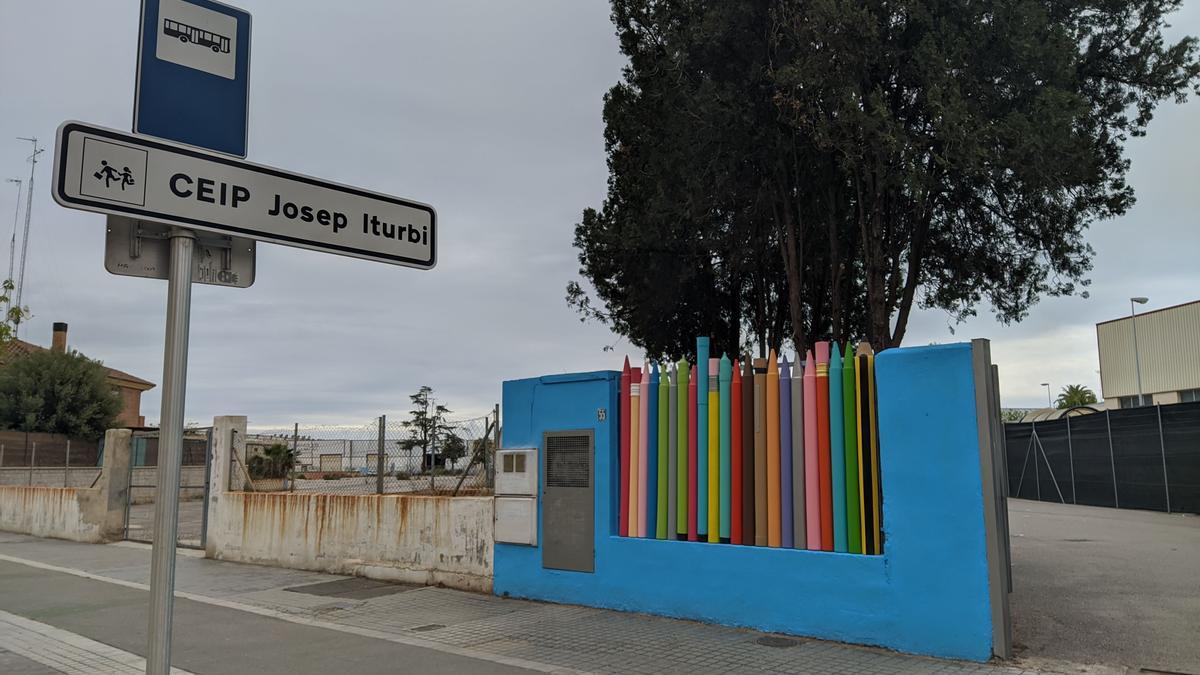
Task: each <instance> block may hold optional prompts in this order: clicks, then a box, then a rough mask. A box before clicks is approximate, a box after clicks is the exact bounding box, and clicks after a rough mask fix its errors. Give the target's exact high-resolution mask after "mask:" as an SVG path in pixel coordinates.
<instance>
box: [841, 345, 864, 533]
mask: <svg viewBox="0 0 1200 675" xmlns="http://www.w3.org/2000/svg"><path fill="white" fill-rule="evenodd" d="M857 361H858V359H856V358H854V351H853V350H852V349H850V342H849V341H847V342H846V357H845V359H843V360H842V421H843V429H844V430H845V437H844V443H845V452H846V534H847V541H846V543H847V548H848V550H849V552H850V553H862V523H861V522H860V520H859V512H858V418H857V416H856V415H855V409H856V408H857V406H856V405H855V392H856V389H855V382H856V381H857V380H856V379H855V370H856V369H855V365H856V363H857Z"/></svg>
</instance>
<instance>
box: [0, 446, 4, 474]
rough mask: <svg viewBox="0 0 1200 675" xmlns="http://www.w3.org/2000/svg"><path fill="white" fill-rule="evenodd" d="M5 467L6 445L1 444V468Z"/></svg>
mask: <svg viewBox="0 0 1200 675" xmlns="http://www.w3.org/2000/svg"><path fill="white" fill-rule="evenodd" d="M3 466H4V444H3V443H0V468H3Z"/></svg>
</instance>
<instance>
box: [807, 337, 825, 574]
mask: <svg viewBox="0 0 1200 675" xmlns="http://www.w3.org/2000/svg"><path fill="white" fill-rule="evenodd" d="M804 363H805V365H804V518H805V521H806V522H807V532H806V533H805V534H806V535H807V536H806V537H805V539H806V541H805V544H806V546H807V548H808V550H810V551H820V550H821V471H820V464H821V463H820V461H818V456H819V455H820V454H821V453H820V452H819V450H818V447H817V446H818V442H817V360H816V359H815V358H813V352H812V350H811V349H810V350H808V354H807V355H806V356H805V359H804Z"/></svg>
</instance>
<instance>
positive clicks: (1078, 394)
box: [1054, 384, 1097, 410]
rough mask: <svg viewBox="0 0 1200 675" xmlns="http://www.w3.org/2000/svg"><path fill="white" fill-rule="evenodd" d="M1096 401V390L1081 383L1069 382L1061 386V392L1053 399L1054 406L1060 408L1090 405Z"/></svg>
mask: <svg viewBox="0 0 1200 675" xmlns="http://www.w3.org/2000/svg"><path fill="white" fill-rule="evenodd" d="M1096 402H1097V401H1096V392H1094V391H1092V390H1091V389H1089V388H1088V387H1085V386H1083V385H1082V384H1069V385H1067V386H1065V387H1063V389H1062V393H1060V394H1059V395H1058V398H1056V399H1055V400H1054V407H1056V408H1058V409H1060V410H1062V409H1064V408H1074V407H1076V406H1081V405H1091V404H1093V403H1096Z"/></svg>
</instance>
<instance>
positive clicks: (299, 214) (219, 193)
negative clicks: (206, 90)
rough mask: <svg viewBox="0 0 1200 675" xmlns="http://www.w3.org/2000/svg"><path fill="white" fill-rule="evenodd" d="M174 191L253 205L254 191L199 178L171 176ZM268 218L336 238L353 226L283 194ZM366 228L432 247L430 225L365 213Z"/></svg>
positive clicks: (277, 197) (369, 232)
mask: <svg viewBox="0 0 1200 675" xmlns="http://www.w3.org/2000/svg"><path fill="white" fill-rule="evenodd" d="M170 187H171V192H172V194H174V195H175V196H176V197H180V198H182V199H195V200H197V201H201V202H206V203H209V204H219V205H221V206H228V207H230V208H234V209H236V208H238V207H239V206H241V205H243V204H245V203H246V202H249V201H250V188H247V187H245V186H242V185H234V184H231V183H225V182H221V181H216V180H213V179H211V178H196V179H194V180H193V179H192V177H191V176H188V175H187V174H185V173H177V174H175V175H173V176H171V181H170ZM267 215H268V216H272V217H275V218H278V217H281V216H282V217H284V218H287V219H288V220H299V221H301V222H305V223H312V222H316V223H318V224H320V225H322V226H324V227H329V228H331V229H332V230H333V233H334V234H337V233H338V232H340V231H342V230H344V229H345V228H346V227H347V226H348V225H349V224H350V220H349V218H348V217H347V216H346V214H344V213H342V212H340V211H330V210H327V209H314V208H313V207H311V206H308V205H297V204H294V203H292V202H289V201H284V199H283V197H281V196H280V195H279V194H276V195H275V199H274V200H273V203H272V204H271V208H270V209H268V210H267ZM362 228H363V234H367V235H374V236H376V237H381V238H384V239H396V240H398V241H408V242H409V243H410V244H422V245H426V246H428V245H429V226H428V225H423V226H421V228H420V229H419V230H418V229H417V227H416V226H415V225H413V224H412V223H409V224H408V225H399V224H394V223H387V222H384V221H382V220H380V219H379V217H378V216H375V215H372V214H369V213H363V215H362Z"/></svg>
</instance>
